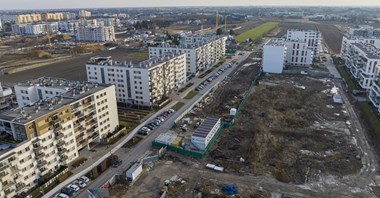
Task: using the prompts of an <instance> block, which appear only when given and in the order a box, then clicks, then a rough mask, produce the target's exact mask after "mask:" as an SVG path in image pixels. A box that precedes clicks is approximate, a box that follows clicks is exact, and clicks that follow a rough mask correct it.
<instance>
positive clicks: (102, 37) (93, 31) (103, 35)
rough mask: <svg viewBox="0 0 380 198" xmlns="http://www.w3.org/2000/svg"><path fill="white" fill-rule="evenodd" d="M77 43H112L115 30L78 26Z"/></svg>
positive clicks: (106, 27)
mask: <svg viewBox="0 0 380 198" xmlns="http://www.w3.org/2000/svg"><path fill="white" fill-rule="evenodd" d="M76 39H77V40H78V41H90V42H113V41H115V40H116V38H115V29H114V27H113V26H96V27H95V26H80V27H78V30H77V33H76Z"/></svg>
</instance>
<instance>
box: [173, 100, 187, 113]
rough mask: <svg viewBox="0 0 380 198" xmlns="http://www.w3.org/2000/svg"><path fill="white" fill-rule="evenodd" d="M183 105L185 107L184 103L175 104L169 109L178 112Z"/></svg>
mask: <svg viewBox="0 0 380 198" xmlns="http://www.w3.org/2000/svg"><path fill="white" fill-rule="evenodd" d="M183 105H185V103H183V102H177V103H175V105H173V106H172V108H171V109H174V110H175V111H178V110H179V109H180V108H181V107H183Z"/></svg>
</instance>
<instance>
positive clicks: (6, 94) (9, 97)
mask: <svg viewBox="0 0 380 198" xmlns="http://www.w3.org/2000/svg"><path fill="white" fill-rule="evenodd" d="M15 107H17V100H16V96H15V95H14V94H13V91H12V89H11V88H4V87H2V86H1V83H0V112H3V111H6V110H9V109H11V108H15Z"/></svg>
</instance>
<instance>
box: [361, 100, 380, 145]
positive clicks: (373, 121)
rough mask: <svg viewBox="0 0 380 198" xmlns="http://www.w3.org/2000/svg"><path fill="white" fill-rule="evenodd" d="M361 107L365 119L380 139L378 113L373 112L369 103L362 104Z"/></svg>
mask: <svg viewBox="0 0 380 198" xmlns="http://www.w3.org/2000/svg"><path fill="white" fill-rule="evenodd" d="M359 107H360V109H361V111H362V113H363V117H364V119H365V120H366V121H367V122H368V124H369V125H370V128H371V129H372V130H373V131H375V134H376V136H377V137H378V138H379V139H380V120H379V118H378V117H377V115H376V113H375V112H373V111H372V108H371V106H370V105H369V104H368V102H360V103H359Z"/></svg>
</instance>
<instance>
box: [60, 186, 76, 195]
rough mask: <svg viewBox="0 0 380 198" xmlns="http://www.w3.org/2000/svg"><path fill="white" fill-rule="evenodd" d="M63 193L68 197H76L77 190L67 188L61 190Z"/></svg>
mask: <svg viewBox="0 0 380 198" xmlns="http://www.w3.org/2000/svg"><path fill="white" fill-rule="evenodd" d="M61 192H62V193H64V194H66V195H68V196H74V195H75V190H73V189H72V188H69V187H66V188H63V189H62V190H61Z"/></svg>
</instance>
